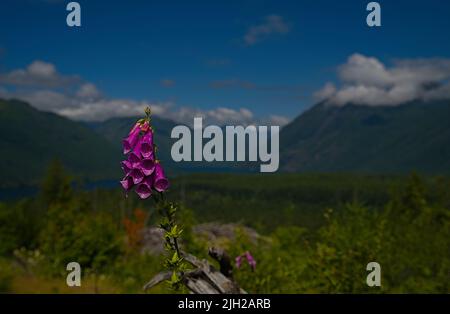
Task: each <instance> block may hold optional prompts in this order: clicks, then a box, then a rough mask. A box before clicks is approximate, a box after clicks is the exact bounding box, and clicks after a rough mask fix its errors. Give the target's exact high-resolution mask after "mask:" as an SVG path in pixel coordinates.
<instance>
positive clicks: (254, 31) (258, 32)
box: [244, 14, 290, 46]
mask: <svg viewBox="0 0 450 314" xmlns="http://www.w3.org/2000/svg"><path fill="white" fill-rule="evenodd" d="M289 31H290V26H289V25H288V24H287V23H286V22H285V21H284V19H283V17H282V16H279V15H275V14H273V15H269V16H266V17H265V18H264V21H263V23H261V24H258V25H254V26H251V27H250V28H249V29H248V30H247V33H245V35H244V42H245V44H246V45H248V46H251V45H254V44H256V43H258V42H260V41H262V40H264V39H266V38H267V37H268V36H270V35H273V34H286V33H288V32H289Z"/></svg>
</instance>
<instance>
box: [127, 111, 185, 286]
mask: <svg viewBox="0 0 450 314" xmlns="http://www.w3.org/2000/svg"><path fill="white" fill-rule="evenodd" d="M153 134H154V130H153V128H152V126H151V110H150V108H149V107H147V108H146V109H145V117H144V118H142V119H139V120H138V121H137V122H136V124H135V125H134V126H133V127H132V129H131V131H130V132H129V134H128V136H127V137H126V138H125V139H124V140H123V142H122V143H123V153H124V155H126V156H127V159H126V160H124V161H122V162H121V166H122V169H123V171H124V173H125V177H124V178H123V179H122V180H121V181H120V183H121V185H122V187H123V188H124V190H125V192H126V195H127V196H128V192H129V191H131V190H133V189H134V191H135V192H136V194H137V195H138V196H139V197H140V198H141V199H147V198H149V197H151V196H152V198H153V200H154V201H155V205H156V209H157V212H158V213H159V214H160V216H161V222H160V224H159V226H160V227H161V228H162V229H163V230H164V248H165V250H166V255H167V258H166V260H165V262H164V266H165V268H166V269H167V270H169V271H171V272H172V276H171V278H170V280H168V283H169V285H170V286H171V287H172V288H173V289H175V290H178V289H179V288H180V287H181V285H182V281H183V275H184V272H185V271H186V268H187V266H186V265H187V264H186V263H185V262H184V259H183V256H182V253H181V251H180V247H179V239H180V236H181V234H182V233H183V229H182V228H181V227H180V226H179V225H178V224H177V223H176V220H175V216H176V212H177V206H176V205H175V204H174V203H172V202H168V201H167V200H166V199H165V196H164V192H165V191H166V190H167V189H168V188H169V180H168V179H167V178H166V176H165V173H164V169H163V167H162V164H161V162H160V161H159V160H158V159H157V158H156V145H155V143H154V140H153Z"/></svg>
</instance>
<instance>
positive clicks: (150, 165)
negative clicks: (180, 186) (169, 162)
mask: <svg viewBox="0 0 450 314" xmlns="http://www.w3.org/2000/svg"><path fill="white" fill-rule="evenodd" d="M139 169H140V170H141V171H142V173H143V174H144V175H145V176H149V175H151V174H152V173H153V172H154V171H155V162H154V161H153V160H152V159H142V160H141V164H140V165H139Z"/></svg>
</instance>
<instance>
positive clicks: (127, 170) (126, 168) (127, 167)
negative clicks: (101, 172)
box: [120, 160, 132, 175]
mask: <svg viewBox="0 0 450 314" xmlns="http://www.w3.org/2000/svg"><path fill="white" fill-rule="evenodd" d="M120 165H121V166H122V170H123V171H124V172H125V175H128V174H129V173H130V171H131V169H132V167H131V163H130V162H129V161H128V160H123V161H122V162H121V163H120Z"/></svg>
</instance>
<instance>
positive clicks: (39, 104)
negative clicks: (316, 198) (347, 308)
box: [0, 61, 287, 125]
mask: <svg viewBox="0 0 450 314" xmlns="http://www.w3.org/2000/svg"><path fill="white" fill-rule="evenodd" d="M74 77H76V76H63V75H61V74H59V73H58V71H57V70H56V67H55V66H54V65H53V64H50V63H45V62H41V61H35V62H33V63H32V64H30V65H29V66H28V67H27V68H26V69H17V70H14V71H11V72H9V73H6V74H0V83H4V84H5V85H6V86H5V87H2V86H0V97H2V98H18V99H23V100H25V101H27V102H29V103H30V104H31V105H32V106H34V107H35V108H37V109H39V110H42V111H50V112H54V113H57V114H60V115H62V116H65V117H68V118H70V119H73V120H84V121H102V120H106V119H109V118H113V117H130V116H140V115H142V114H143V112H144V109H145V108H146V107H147V106H148V107H150V108H151V110H152V112H153V114H154V115H156V116H160V117H162V118H166V119H171V120H174V121H176V122H180V123H184V124H188V125H191V124H192V123H193V120H194V117H196V116H201V117H204V118H205V121H206V123H209V124H218V125H225V124H239V125H248V124H258V123H259V122H262V121H276V122H283V123H284V122H285V121H287V118H284V117H276V116H274V117H275V118H270V117H269V118H262V119H257V118H255V117H254V114H253V113H252V112H251V111H250V110H248V109H246V108H240V109H231V108H226V107H218V108H215V109H210V110H202V109H197V108H193V107H188V106H176V105H175V104H173V103H171V102H151V101H145V100H141V101H137V100H132V99H110V98H108V97H106V96H105V95H103V94H102V93H101V91H100V90H99V89H98V88H97V86H95V85H94V84H92V83H90V82H85V81H82V80H81V79H77V80H71V81H70V84H68V83H69V82H68V79H69V78H74ZM2 79H3V80H2ZM59 80H61V81H59ZM9 85H12V86H13V87H14V89H12V90H11V89H7V88H6V87H7V86H9ZM61 87H64V88H61Z"/></svg>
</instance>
